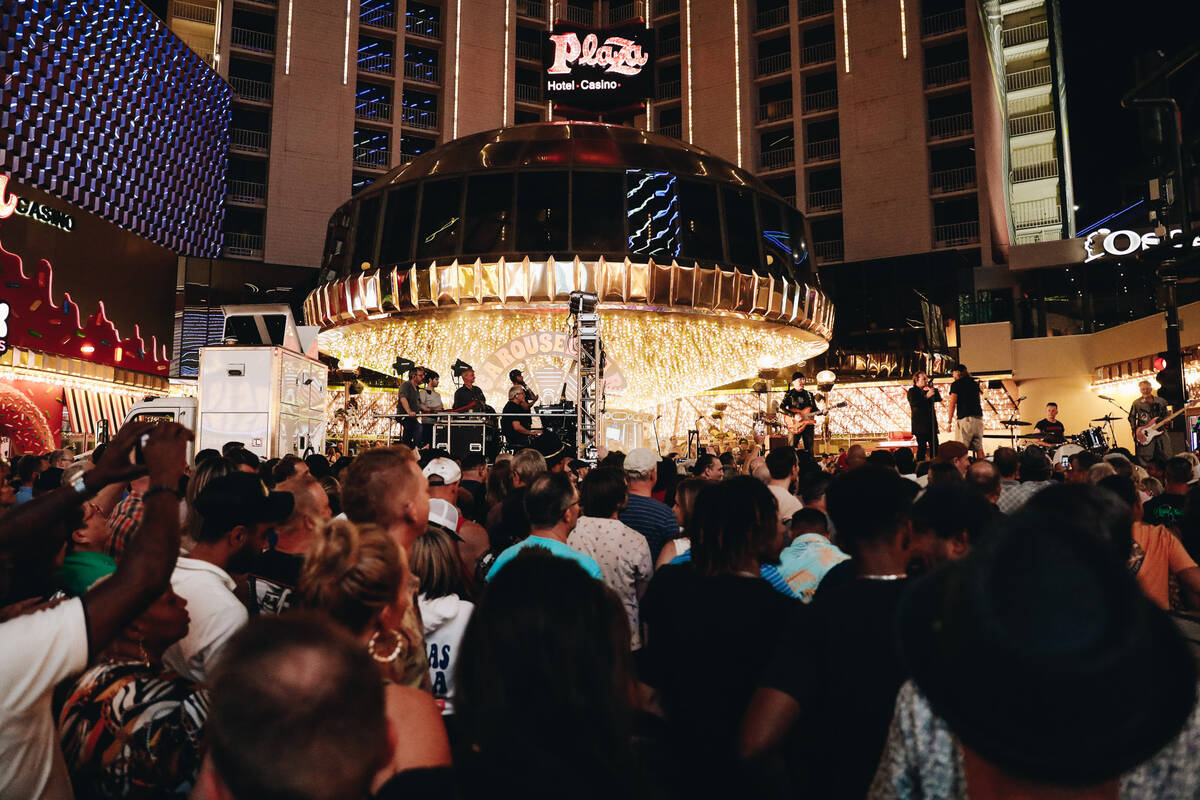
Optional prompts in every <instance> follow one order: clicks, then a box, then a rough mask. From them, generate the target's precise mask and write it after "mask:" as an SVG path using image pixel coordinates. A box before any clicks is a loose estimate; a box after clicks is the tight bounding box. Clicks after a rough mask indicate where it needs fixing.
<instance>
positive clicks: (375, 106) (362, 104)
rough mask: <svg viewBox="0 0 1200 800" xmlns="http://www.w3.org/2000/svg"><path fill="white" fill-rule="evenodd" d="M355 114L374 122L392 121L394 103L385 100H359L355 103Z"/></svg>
mask: <svg viewBox="0 0 1200 800" xmlns="http://www.w3.org/2000/svg"><path fill="white" fill-rule="evenodd" d="M354 116H355V117H357V118H358V119H365V120H370V121H372V122H391V121H392V104H391V103H388V102H386V101H383V100H359V101H358V102H356V103H355V104H354Z"/></svg>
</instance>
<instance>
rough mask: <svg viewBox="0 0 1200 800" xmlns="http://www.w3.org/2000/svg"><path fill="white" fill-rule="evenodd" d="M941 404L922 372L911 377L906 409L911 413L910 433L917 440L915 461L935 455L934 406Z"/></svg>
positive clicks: (926, 376)
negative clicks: (926, 455)
mask: <svg viewBox="0 0 1200 800" xmlns="http://www.w3.org/2000/svg"><path fill="white" fill-rule="evenodd" d="M940 402H942V393H941V392H939V391H938V390H937V389H935V388H934V386H933V384H931V383H930V382H929V376H928V375H926V374H925V373H924V372H918V373H917V374H916V375H913V385H912V386H910V387H909V389H908V407H909V409H910V410H911V412H912V432H913V436H914V437H916V439H917V461H924V460H925V454H926V452H928V454H929V457H930V458H933V457H935V456H936V455H937V446H938V436H937V435H938V424H937V408H936V404H937V403H940Z"/></svg>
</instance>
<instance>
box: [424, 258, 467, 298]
mask: <svg viewBox="0 0 1200 800" xmlns="http://www.w3.org/2000/svg"><path fill="white" fill-rule="evenodd" d="M431 271H432V272H434V273H436V276H437V285H436V286H434V287H433V289H434V295H433V297H434V302H433V304H434V305H436V306H456V305H458V304H459V303H458V300H459V297H460V293H461V291H462V289H461V287H460V286H459V283H458V259H455V260H454V261H452V262H450V264H449V265H448V266H445V267H438V268H437V269H436V270H431Z"/></svg>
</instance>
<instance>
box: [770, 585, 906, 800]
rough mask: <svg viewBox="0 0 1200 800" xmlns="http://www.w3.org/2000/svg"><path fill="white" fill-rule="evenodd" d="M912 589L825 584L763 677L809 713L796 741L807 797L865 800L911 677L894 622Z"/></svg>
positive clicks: (784, 639)
mask: <svg viewBox="0 0 1200 800" xmlns="http://www.w3.org/2000/svg"><path fill="white" fill-rule="evenodd" d="M847 563H849V562H847ZM824 583H825V581H822V584H824ZM907 584H908V581H907V580H895V581H873V580H867V579H864V578H855V579H854V580H852V581H849V582H844V583H838V584H836V585H830V586H827V587H826V586H822V588H823V589H824V591H821V592H819V593H818V597H817V598H815V599H814V600H813V602H812V604H811V605H810V606H809V607H807V608H805V609H803V611H804V612H806V613H800V614H796V615H795V616H794V618H793V620H792V621H791V623H790V624H789V626H788V628H787V630H786V632H785V633H784V635H783V637H782V641H781V642H780V644H779V647H778V649H777V650H776V652H775V657H774V658H773V659H772V660H771V662H770V664H769V665H768V667H767V669H766V671H765V673H764V676H763V681H762V683H763V685H765V686H770V687H772V688H774V689H778V690H779V691H781V692H785V693H786V694H788V695H790V696H791V697H793V698H795V700H796V701H797V702H798V703H799V704H800V708H801V709H802V712H801V713H802V718H801V720H800V721H799V722H798V723H797V726H796V730H797V731H798V732H799V737H798V741H797V742H796V744H797V746H798V748H799V752H798V753H797V758H798V759H799V761H800V762H802V763H801V764H800V765H799V766H801V768H802V772H803V774H804V775H805V783H806V785H805V786H804V788H805V789H806V790H807V791H805V792H802V793H801V794H802V796H804V797H820V798H843V797H845V798H849V797H854V798H862V797H865V796H866V793H867V788H868V787H869V786H870V784H871V779H872V778H873V777H874V775H875V767H876V766H877V765H878V764H879V757H880V755H881V754H882V753H883V747H884V744H885V742H886V741H887V733H888V727H889V726H890V725H891V721H892V708H893V706H894V705H895V702H896V692H897V691H898V690H899V688H900V684H901V683H903V680H904V670H903V668H902V667H901V665H900V656H899V653H898V652H897V649H896V643H895V632H894V617H895V613H896V606H897V605H898V604H899V602H900V596H901V594H903V592H904V589H905V586H906V585H907Z"/></svg>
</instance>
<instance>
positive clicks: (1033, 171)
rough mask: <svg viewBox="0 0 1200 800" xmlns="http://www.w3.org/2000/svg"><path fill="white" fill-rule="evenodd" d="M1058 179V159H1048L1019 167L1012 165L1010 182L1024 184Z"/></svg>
mask: <svg viewBox="0 0 1200 800" xmlns="http://www.w3.org/2000/svg"><path fill="white" fill-rule="evenodd" d="M1057 177H1058V158H1057V157H1054V158H1050V159H1047V160H1045V161H1039V162H1036V163H1033V164H1022V165H1020V166H1017V165H1015V164H1014V165H1013V168H1012V181H1013V183H1026V182H1028V181H1040V180H1043V179H1045V178H1057Z"/></svg>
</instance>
